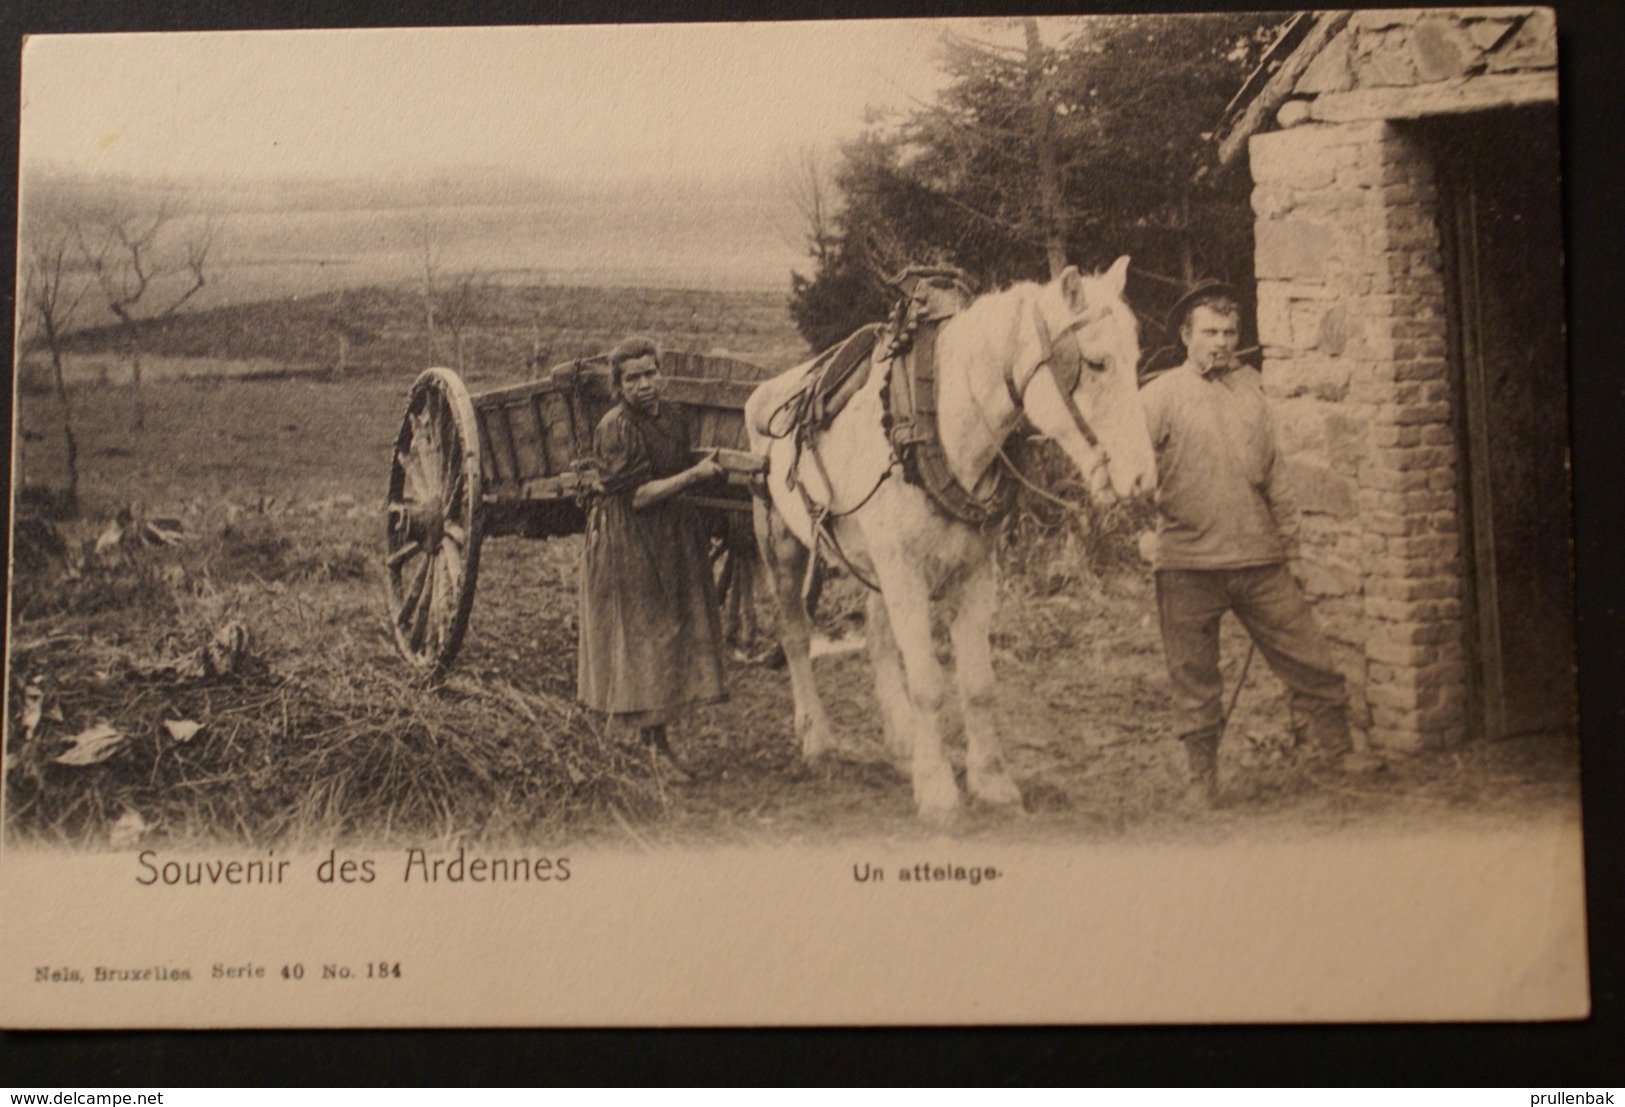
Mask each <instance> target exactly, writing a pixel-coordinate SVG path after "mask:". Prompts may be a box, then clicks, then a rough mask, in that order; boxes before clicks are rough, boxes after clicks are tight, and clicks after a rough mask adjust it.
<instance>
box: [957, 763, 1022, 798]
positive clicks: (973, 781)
mask: <svg viewBox="0 0 1625 1107" xmlns="http://www.w3.org/2000/svg"><path fill="white" fill-rule="evenodd" d="M965 783H966V784H967V785H968V786H969V788H970V793H971V795H973V796H975V797H976V798H977V799H978V800H981V801H982V802H983V803H986V804H991V805H992V806H994V807H1020V806H1021V789H1020V788H1017V787H1016V785H1015V781H1013V780H1011V779H1010V775H1009V774H1008V773H1006V772H1005V771H1004V770H1003V769H999V770H996V771H994V772H984V773H977V772H971V773H967V774H966V781H965Z"/></svg>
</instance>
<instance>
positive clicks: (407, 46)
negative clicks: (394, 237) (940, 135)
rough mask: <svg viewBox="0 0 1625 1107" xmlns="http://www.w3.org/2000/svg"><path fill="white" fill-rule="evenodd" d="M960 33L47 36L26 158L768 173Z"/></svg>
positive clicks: (281, 167) (390, 168) (247, 171)
mask: <svg viewBox="0 0 1625 1107" xmlns="http://www.w3.org/2000/svg"><path fill="white" fill-rule="evenodd" d="M948 25H949V24H948V23H947V22H945V21H895V20H892V21H857V22H853V21H848V22H823V23H756V24H699V25H693V24H689V25H664V26H659V25H656V26H650V25H640V26H620V27H616V26H595V27H512V28H459V29H415V30H376V29H373V30H349V31H332V30H328V31H259V32H209V33H168V34H131V35H74V36H37V37H33V38H31V39H29V41H28V42H27V44H26V46H25V49H24V54H23V87H22V120H21V122H22V136H21V139H22V148H21V155H22V159H23V167H24V168H25V169H26V168H28V167H29V166H32V165H36V164H42V163H49V164H52V165H54V166H58V167H61V168H65V169H70V170H77V171H80V172H90V173H95V174H103V173H106V174H119V175H136V176H149V175H152V176H160V175H161V176H170V177H175V176H179V177H186V176H226V177H231V176H242V177H250V178H279V177H280V178H294V177H305V178H308V177H374V176H382V175H401V174H412V173H416V172H419V171H429V172H434V171H445V170H459V169H467V168H495V169H504V170H518V171H524V172H537V173H540V174H542V175H544V176H549V177H558V178H562V179H572V180H577V181H581V182H583V183H602V182H609V181H615V180H634V179H635V180H647V179H651V178H653V179H659V178H682V179H700V180H709V179H717V180H728V179H734V178H738V177H749V178H765V177H768V176H771V175H773V174H780V175H782V173H783V172H784V171H785V167H786V166H787V165H789V164H793V162H794V159H795V156H796V153H797V151H798V150H800V149H802V148H804V147H809V146H810V147H815V148H827V147H831V146H833V144H834V143H836V142H838V141H840V140H841V139H843V138H848V137H851V136H853V135H855V134H857V133H858V132H859V131H860V130H861V129H862V126H863V121H864V116H865V112H866V111H867V110H868V109H870V108H881V109H886V108H907V107H909V106H911V105H913V104H916V103H918V102H920V101H924V100H928V99H930V98H931V96H932V95H933V93H934V92H935V90H936V89H937V88H938V87H939V86H940V84H941V80H942V78H941V75H940V73H939V71H938V69H937V60H938V59H937V55H938V41H939V35H940V33H941V31H942V29H943V28H944V27H945V26H948ZM960 27H961V29H962V30H965V31H967V32H970V33H976V34H986V33H988V32H989V28H988V27H987V26H986V25H985V24H984V23H979V22H978V23H962V24H960ZM994 33H996V32H994Z"/></svg>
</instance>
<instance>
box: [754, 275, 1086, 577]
mask: <svg viewBox="0 0 1625 1107" xmlns="http://www.w3.org/2000/svg"><path fill="white" fill-rule="evenodd" d="M890 283H892V284H893V285H895V286H897V287H898V288H899V290H900V291H901V292H902V293H903V295H902V296H901V297H899V300H898V303H897V305H896V306H895V307H894V309H893V311H892V315H891V318H890V320H889V321H888V322H887V323H886V324H870V325H869V326H867V327H863V328H861V329H860V330H858V331H857V332H855V333H854V334H852V335H851V336H849V337H848V338H847V339H846V340H844V341H842V342H840V343H837V344H836V345H835V346H832V347H830V348H829V349H828V350H826V351H824V352H823V353H822V354H820V355H819V356H818V357H817V358H816V359H814V361H813V364H812V365H811V366H810V367H809V368H808V370H807V374H806V383H805V384H804V385H803V386H802V387H801V388H798V389H797V390H796V392H795V393H794V394H793V395H791V396H790V398H789V399H788V400H786V401H785V402H784V403H783V404H781V405H780V407H779V408H778V409H777V410H776V411H775V412H774V413H773V415H772V416H771V417H770V418H769V419H768V425H767V428H766V430H767V433H768V434H769V435H770V436H771V437H774V438H785V437H789V436H790V435H792V434H793V435H794V436H795V452H794V460H792V462H791V464H790V469H789V471H788V472H787V473H786V474H785V483H786V484H787V485H788V486H789V487H790V488H792V489H794V490H795V491H796V492H797V493H798V494H799V495H800V497H801V501H802V506H803V507H805V508H806V510H807V514H808V517H809V518H810V519H811V521H812V532H813V539H814V543H815V545H816V547H817V548H818V549H821V550H823V551H824V552H825V553H826V554H827V555H829V556H831V557H833V558H834V560H836V561H837V562H838V563H839V564H840V565H841V566H842V567H844V568H845V569H846V570H847V572H849V573H851V574H852V575H853V576H854V577H856V578H857V579H858V580H859V581H862V582H863V584H864V585H865V586H866V587H868V588H870V589H871V590H873V591H878V590H879V588H878V586H877V585H876V584H875V583H874V582H873V581H870V580H869V579H867V577H865V576H864V574H862V573H861V572H859V571H858V570H857V568H856V567H855V566H854V565H853V564H852V562H851V560H850V559H849V558H848V557H847V556H846V554H845V552H844V551H843V550H842V549H841V547H840V543H839V542H837V541H836V539H835V534H834V530H833V527H832V525H831V524H832V523H833V521H834V520H836V519H839V518H842V517H844V516H847V515H850V514H852V513H853V512H856V511H858V510H860V509H861V508H862V507H863V506H864V505H865V504H867V503H868V502H869V501H870V500H871V499H872V498H873V497H874V495H875V493H876V492H878V491H879V490H880V486H881V485H882V484H884V483H885V482H886V480H887V479H888V478H889V477H890V476H891V475H892V474H893V473H894V472H896V471H897V470H899V469H901V471H902V473H903V479H904V480H906V481H908V482H909V483H910V484H915V485H918V486H919V487H920V488H921V489H923V490H924V491H925V493H926V495H927V496H928V497H929V498H930V500H931V502H932V503H933V504H934V505H935V506H936V508H937V509H938V510H939V511H941V512H942V513H943V514H945V515H947V516H948V517H949V518H952V519H955V520H957V521H959V522H961V523H965V524H966V525H968V526H972V527H976V528H978V529H980V528H984V527H987V526H989V525H991V524H993V523H996V522H997V521H998V520H1000V519H1002V518H1003V517H1004V515H1005V514H1007V513H1008V512H1009V510H1010V508H1011V506H1012V505H1013V504H1014V502H1015V491H1016V487H1015V484H1014V483H1013V482H1012V481H1010V480H1009V479H1007V478H1006V475H1005V473H1004V472H1002V471H1000V472H997V473H995V474H994V478H993V481H994V484H993V488H992V490H991V491H990V492H989V493H988V494H987V495H986V496H977V495H975V494H974V493H973V492H971V491H970V490H968V489H966V488H965V486H964V485H962V484H960V483H959V480H958V479H957V478H956V477H955V476H954V475H953V471H952V470H951V469H950V468H949V465H948V457H947V453H946V451H944V449H943V447H942V439H941V436H940V434H939V431H938V425H937V358H936V341H937V332H938V330H939V329H940V327H941V325H942V324H943V323H944V322H946V321H947V320H948V319H950V318H952V317H953V316H954V315H955V314H957V313H958V312H959V310H960V309H961V308H963V307H964V306H965V305H966V304H967V303H969V301H970V299H971V295H972V294H971V290H970V287H969V285H968V283H967V280H966V278H965V276H964V274H963V273H961V272H960V271H959V270H957V269H948V268H925V267H910V268H909V269H905V270H904V271H903V272H902V273H900V274H899V275H898V276H897V277H894V278H893V279H892V281H891V282H890ZM1030 307H1031V312H1032V317H1033V322H1034V324H1035V327H1036V329H1037V332H1038V337H1039V342H1040V345H1041V348H1042V356H1041V359H1040V361H1039V364H1038V366H1037V367H1035V369H1034V371H1033V373H1032V375H1030V376H1029V377H1028V378H1027V382H1026V384H1025V385H1022V386H1019V387H1018V386H1017V384H1016V381H1015V377H1014V373H1013V370H1012V368H1011V367H1010V365H1008V364H1007V365H1006V366H1005V370H1004V385H1005V389H1006V391H1007V392H1008V393H1009V396H1010V399H1011V402H1012V403H1013V404H1014V405H1015V409H1016V411H1017V412H1020V411H1022V410H1023V405H1024V393H1025V391H1026V387H1027V386H1028V385H1030V384H1031V383H1032V380H1033V377H1036V376H1037V374H1038V372H1040V371H1041V370H1043V368H1044V367H1045V366H1048V367H1049V370H1050V373H1051V375H1052V376H1053V378H1054V380H1055V385H1056V390H1057V391H1058V392H1059V393H1060V395H1061V401H1062V403H1063V404H1064V405H1065V408H1066V411H1067V414H1068V415H1069V416H1070V417H1071V419H1072V421H1073V424H1074V425H1075V426H1076V427H1077V429H1078V432H1079V433H1080V434H1081V435H1082V436H1083V438H1084V440H1085V441H1086V442H1088V443H1089V446H1090V447H1091V448H1092V449H1093V450H1094V451H1095V454H1096V457H1097V466H1096V467H1097V468H1098V467H1099V466H1102V465H1105V464H1106V463H1107V459H1106V451H1105V449H1104V448H1103V447H1102V446H1101V444H1100V438H1099V436H1098V435H1097V434H1095V432H1094V430H1093V428H1092V427H1090V425H1089V422H1088V420H1087V419H1086V418H1085V417H1084V415H1083V412H1082V411H1081V410H1079V408H1078V405H1077V402H1076V401H1075V400H1074V399H1073V398H1072V392H1073V389H1075V388H1076V387H1077V383H1078V380H1079V377H1080V376H1081V374H1082V371H1083V361H1084V358H1083V353H1082V349H1081V348H1079V347H1078V346H1077V341H1076V334H1077V331H1078V330H1080V329H1081V328H1083V327H1085V326H1088V325H1089V324H1091V323H1093V322H1094V321H1095V320H1096V319H1098V318H1099V313H1098V312H1095V313H1090V314H1089V315H1086V316H1084V317H1082V318H1079V319H1077V320H1074V321H1073V322H1072V323H1070V324H1068V326H1067V327H1066V328H1065V329H1064V330H1063V331H1062V332H1061V335H1060V337H1061V338H1063V339H1064V338H1067V337H1072V338H1073V346H1074V350H1073V356H1072V357H1070V358H1068V359H1067V360H1068V364H1067V365H1064V366H1060V367H1058V366H1057V361H1058V358H1057V347H1056V341H1055V339H1054V338H1053V337H1052V336H1051V333H1050V329H1049V325H1048V323H1046V322H1045V320H1044V317H1043V314H1042V313H1041V312H1040V311H1039V310H1038V306H1037V304H1036V303H1033V304H1031V305H1030ZM882 342H884V346H883V347H882V349H881V359H882V360H884V361H885V362H886V364H887V368H886V379H885V380H884V381H883V382H882V385H881V403H882V408H883V413H882V417H881V418H882V427H883V429H884V430H885V432H886V436H887V439H888V441H889V442H890V443H891V447H892V461H891V464H889V465H888V466H887V467H886V469H885V470H884V471H883V472H882V473H881V474H880V476H879V478H878V479H877V480H876V481H875V484H874V486H873V487H872V488H870V489H869V491H868V492H867V493H865V494H864V496H863V497H862V498H861V499H860V500H858V502H856V503H855V504H852V505H850V506H846V507H842V508H841V509H839V510H837V509H836V508H835V507H834V505H833V504H818V503H815V502H814V501H813V498H812V496H811V495H810V494H809V493H808V492H807V490H806V487H805V485H804V483H803V482H802V481H801V480H800V479H799V470H800V464H801V459H802V457H804V456H805V457H808V458H811V459H812V463H813V464H814V465H815V466H816V467H817V469H818V475H819V478H820V479H821V480H823V482H824V487H826V488H828V489H830V490H831V492H833V488H834V486H833V485H832V483H831V482H830V479H829V474H828V472H827V470H825V468H824V463H823V460H822V458H820V457H819V455H818V450H817V448H816V445H815V442H814V439H815V437H816V435H817V434H818V433H819V432H820V431H822V430H824V429H826V428H827V427H828V426H829V425H830V424H831V423H832V422H833V421H834V419H835V416H836V415H838V414H839V413H840V411H841V410H842V409H843V408H844V407H845V406H846V403H847V402H848V401H849V400H850V399H851V398H852V397H853V396H854V395H856V394H857V392H858V391H859V390H860V389H861V388H862V387H863V385H864V383H866V381H867V380H868V376H869V368H870V365H871V363H872V353H873V351H874V348H875V347H876V346H877V345H880V344H881V343H882ZM998 455H999V456H1000V457H1001V458H1003V459H1004V461H1005V464H1006V465H1007V466H1009V467H1010V469H1011V470H1012V472H1014V470H1015V467H1014V464H1013V463H1012V462H1011V461H1010V458H1009V456H1008V454H1006V453H1005V451H1004V448H1003V445H1002V444H1000V445H999V446H998ZM1016 476H1017V479H1018V480H1019V479H1020V474H1019V473H1016ZM815 565H816V558H815V559H814V560H813V561H812V562H810V563H809V565H808V571H807V579H806V582H805V584H804V586H803V589H802V591H803V595H804V596H805V594H806V593H807V592H808V591H809V590H810V588H811V585H812V580H813V569H814V566H815Z"/></svg>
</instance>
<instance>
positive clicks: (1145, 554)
mask: <svg viewBox="0 0 1625 1107" xmlns="http://www.w3.org/2000/svg"><path fill="white" fill-rule="evenodd" d="M1135 546H1136V548H1137V549H1138V550H1139V551H1140V560H1141V561H1143V562H1145V563H1146V564H1147V565H1155V564H1156V562H1157V532H1156V531H1154V530H1146V531H1141V532H1140V537H1139V539H1138V540H1137V541H1136V542H1135Z"/></svg>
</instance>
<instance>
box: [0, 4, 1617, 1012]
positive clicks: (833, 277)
mask: <svg viewBox="0 0 1625 1107" xmlns="http://www.w3.org/2000/svg"><path fill="white" fill-rule="evenodd" d="M1558 34H1559V26H1558V17H1557V16H1556V15H1555V14H1554V12H1553V11H1552V10H1551V9H1549V8H1544V7H1536V6H1512V7H1496V8H1471V7H1463V8H1417V9H1407V10H1354V11H1349V10H1333V11H1314V12H1310V11H1302V12H1291V11H1272V12H1254V13H1236V12H1222V13H1221V12H1207V13H1157V14H1144V13H1136V14H1112V15H1074V16H1054V15H1050V16H1042V17H1038V16H1031V17H999V18H991V17H990V18H962V19H946V18H944V19H880V20H874V19H871V20H845V21H843V20H830V21H807V22H794V23H792V22H735V23H686V24H649V23H644V24H630V23H629V24H596V25H581V26H505V27H458V28H449V27H448V28H412V29H405V28H403V29H349V30H339V29H326V30H306V31H215V32H153V33H126V34H84V35H51V34H47V35H36V36H32V37H29V38H28V39H27V41H26V42H25V43H24V48H23V52H22V64H21V76H22V83H21V110H20V119H19V132H20V133H19V167H18V171H19V180H18V188H17V201H18V236H17V251H18V257H17V284H16V291H17V294H16V319H15V335H16V341H15V358H14V367H13V392H12V395H13V412H12V426H13V436H12V469H11V473H12V480H11V497H12V499H11V502H12V514H11V520H12V523H11V534H10V541H11V547H10V562H9V564H10V573H9V578H8V579H9V593H8V636H7V647H6V692H5V697H6V699H5V716H4V718H5V743H4V749H5V755H4V756H5V761H4V793H3V800H0V805H3V828H0V830H3V839H0V928H3V929H4V930H5V932H6V933H7V936H8V937H7V942H6V945H5V947H4V948H3V949H0V980H3V981H4V987H0V1022H3V1023H4V1025H6V1026H7V1027H17V1028H21V1027H77V1028H90V1027H187V1026H215V1027H225V1026H290V1027H295V1026H352V1027H361V1026H399V1025H444V1026H524V1025H533V1026H581V1025H598V1026H647V1025H663V1026H669V1025H718V1024H727V1025H808V1024H830V1023H835V1024H851V1023H863V1024H887V1023H891V1024H897V1023H906V1024H920V1023H931V1024H938V1023H947V1024H985V1023H1032V1022H1043V1023H1190V1022H1325V1021H1334V1020H1335V1021H1348V1020H1355V1021H1399V1020H1432V1021H1448V1020H1482V1019H1510V1020H1546V1019H1572V1018H1583V1017H1585V1015H1586V1014H1587V1013H1588V1011H1589V1004H1590V998H1589V995H1590V992H1589V982H1588V974H1587V935H1586V899H1585V885H1584V864H1583V854H1582V836H1581V805H1580V756H1579V753H1580V744H1579V735H1578V724H1577V719H1578V715H1577V700H1576V662H1577V653H1576V644H1575V602H1574V566H1573V548H1574V543H1573V522H1572V509H1571V487H1570V438H1569V429H1570V428H1569V415H1568V413H1569V405H1568V400H1567V397H1568V374H1569V368H1568V363H1567V359H1568V354H1567V350H1566V333H1565V299H1564V287H1565V276H1564V255H1563V228H1564V222H1563V204H1562V192H1561V175H1560V168H1559V167H1560V162H1559V155H1560V138H1559V131H1560V126H1559V113H1558V84H1559V82H1558V49H1557V45H1558ZM155 74H162V75H163V76H162V78H161V79H154V75H155ZM69 919H72V920H75V921H74V922H73V924H72V925H71V926H70V925H65V921H66V920H69Z"/></svg>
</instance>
